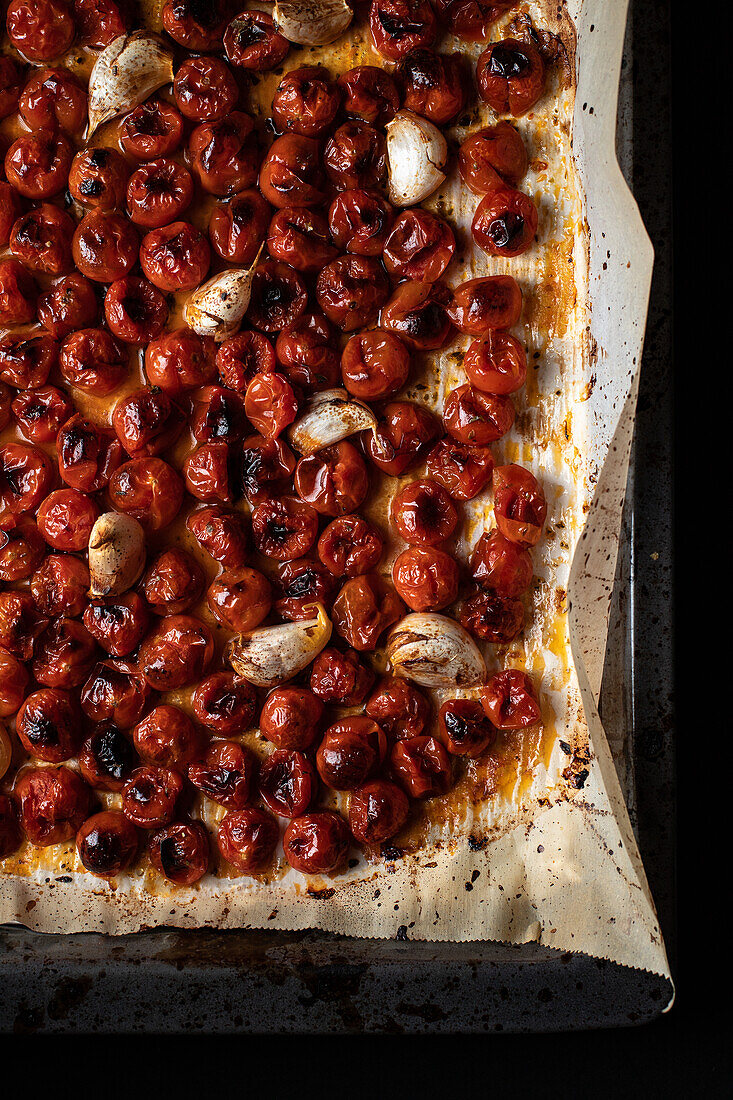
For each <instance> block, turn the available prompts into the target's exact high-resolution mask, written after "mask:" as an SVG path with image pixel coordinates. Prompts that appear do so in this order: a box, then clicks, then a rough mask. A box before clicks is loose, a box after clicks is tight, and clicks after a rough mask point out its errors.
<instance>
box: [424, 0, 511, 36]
mask: <svg viewBox="0 0 733 1100" xmlns="http://www.w3.org/2000/svg"><path fill="white" fill-rule="evenodd" d="M433 2H434V4H435V9H436V11H437V14H438V17H439V18H440V19H441V20H442V21H443V23H445V25H446V26H447V27H448V29H449V30H450V32H451V34H455V35H456V36H457V37H458V38H465V39H468V41H469V42H480V41H481V39H483V38H486V36H487V34H489V31H490V29H491V24H492V23H493V22H494V21H495V20H496V19H498V18H499V16H500V15H503V14H504V12H505V11H508V10H509V9H510V8H513V7H514V6H515V5H516V2H517V0H433Z"/></svg>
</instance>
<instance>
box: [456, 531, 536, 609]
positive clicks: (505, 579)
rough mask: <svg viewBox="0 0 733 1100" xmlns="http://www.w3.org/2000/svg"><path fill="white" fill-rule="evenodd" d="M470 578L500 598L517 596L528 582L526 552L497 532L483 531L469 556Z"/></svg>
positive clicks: (529, 576) (529, 569) (528, 558)
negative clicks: (496, 593) (497, 594)
mask: <svg viewBox="0 0 733 1100" xmlns="http://www.w3.org/2000/svg"><path fill="white" fill-rule="evenodd" d="M470 565H471V576H472V577H473V579H474V580H475V581H477V582H478V583H479V584H480V585H481V586H482V587H483V588H490V589H492V590H493V591H494V592H498V593H499V595H501V596H520V595H521V594H522V592H524V591H525V590H526V589H527V588H529V586H530V584H531V583H532V558H531V557H530V554H529V551H528V550H527V549H526V548H525V547H523V546H518V545H517V543H516V542H510V540H509V539H507V538H505V537H504V535H502V534H501V532H500V531H497V530H493V531H490V532H489V531H485V532H484V533H483V535H481V538H480V539H479V540H478V542H477V543H476V545H475V546H474V548H473V553H472V554H471V563H470Z"/></svg>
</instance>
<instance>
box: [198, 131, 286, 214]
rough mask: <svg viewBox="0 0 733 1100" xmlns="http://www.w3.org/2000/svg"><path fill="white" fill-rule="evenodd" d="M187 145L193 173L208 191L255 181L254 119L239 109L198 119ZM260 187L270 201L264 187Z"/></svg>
mask: <svg viewBox="0 0 733 1100" xmlns="http://www.w3.org/2000/svg"><path fill="white" fill-rule="evenodd" d="M188 148H189V152H190V154H191V167H192V168H193V171H194V174H195V175H196V176H197V177H198V180H199V183H200V184H201V186H202V187H203V189H204V191H208V192H209V194H211V195H219V196H220V197H224V196H229V195H235V194H237V192H239V191H244V190H245V189H246V188H247V187H251V186H252V185H253V184H254V183H255V182H256V181H257V170H258V167H259V161H260V151H259V148H258V142H257V136H256V134H255V133H254V122H253V121H252V119H251V118H250V116H249V115H246V114H244V112H243V111H230V112H229V114H228V115H227V116H226V118H222V119H219V120H218V121H216V122H203V123H201V125H200V126H197V127H196V129H195V130H194V131H193V133H192V134H191V137H190V139H189V143H188ZM270 151H271V152H272V150H270ZM260 189H261V190H262V193H263V195H264V196H265V198H266V199H268V200H269V201H270V202H272V199H271V198H270V196H269V195H268V193H267V191H266V190H265V189H264V188H262V187H261V188H260ZM290 201H291V202H292V201H293V198H291V200H290ZM273 205H275V206H277V205H280V204H278V203H273Z"/></svg>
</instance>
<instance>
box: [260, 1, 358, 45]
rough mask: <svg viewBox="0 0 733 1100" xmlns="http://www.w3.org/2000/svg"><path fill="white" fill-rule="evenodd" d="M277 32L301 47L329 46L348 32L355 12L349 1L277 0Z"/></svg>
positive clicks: (274, 14)
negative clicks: (347, 29)
mask: <svg viewBox="0 0 733 1100" xmlns="http://www.w3.org/2000/svg"><path fill="white" fill-rule="evenodd" d="M272 16H273V19H274V20H275V24H276V26H277V29H278V30H279V31H280V34H281V35H283V37H284V38H287V40H288V42H294V43H295V44H296V45H298V46H326V45H328V43H329V42H333V41H335V39H337V38H338V36H339V35H340V34H343V32H344V31H345V30H346V28H347V27H348V26H349V24H350V23H351V20H352V19H353V18H354V12H353V10H352V9H351V6H350V5H349V4H347V3H346V0H277V3H276V4H275V8H274V11H273V13H272Z"/></svg>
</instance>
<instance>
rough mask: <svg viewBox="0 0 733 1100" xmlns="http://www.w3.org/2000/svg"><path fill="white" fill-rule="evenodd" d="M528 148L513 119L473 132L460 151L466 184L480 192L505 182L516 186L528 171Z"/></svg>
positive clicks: (498, 186)
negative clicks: (511, 121)
mask: <svg viewBox="0 0 733 1100" xmlns="http://www.w3.org/2000/svg"><path fill="white" fill-rule="evenodd" d="M527 164H528V158H527V150H526V149H525V147H524V142H523V141H522V138H521V137H520V135H519V133H518V132H517V130H516V129H515V128H514V126H512V124H511V123H510V122H506V121H504V122H497V124H496V125H495V126H489V127H487V128H486V129H484V130H479V131H478V133H475V134H470V135H469V136H468V137H467V138H465V139H464V141H463V142H462V144H461V147H460V149H459V151H458V168H459V171H460V173H461V178H462V180H463V182H464V183H465V184H466V186H467V187H470V189H471V190H472V191H474V192H475V193H476V194H477V195H485V194H486V193H487V192H488V191H496V190H497V189H498V188H500V187H503V186H504V185H505V184H509V186H512V187H516V185H517V184H518V183H519V181H520V180H521V179H522V177H523V176H524V174H525V172H526V171H527Z"/></svg>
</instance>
